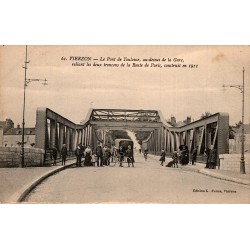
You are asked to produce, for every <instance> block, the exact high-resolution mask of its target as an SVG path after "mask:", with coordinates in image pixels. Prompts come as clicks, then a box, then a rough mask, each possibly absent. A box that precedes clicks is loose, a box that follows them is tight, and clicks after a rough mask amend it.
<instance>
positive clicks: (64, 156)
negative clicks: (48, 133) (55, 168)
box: [61, 144, 68, 166]
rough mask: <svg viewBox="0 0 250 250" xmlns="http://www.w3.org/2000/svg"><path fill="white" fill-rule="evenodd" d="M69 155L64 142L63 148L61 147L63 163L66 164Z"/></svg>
mask: <svg viewBox="0 0 250 250" xmlns="http://www.w3.org/2000/svg"><path fill="white" fill-rule="evenodd" d="M67 155H68V149H67V147H66V144H63V146H62V149H61V156H62V165H63V166H64V165H65V163H66V158H67Z"/></svg>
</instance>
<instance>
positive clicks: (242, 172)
mask: <svg viewBox="0 0 250 250" xmlns="http://www.w3.org/2000/svg"><path fill="white" fill-rule="evenodd" d="M244 73H245V69H244V67H243V81H242V85H222V87H223V88H236V89H239V90H240V92H241V93H242V120H241V122H242V124H241V158H240V173H241V174H245V173H246V171H245V156H244V151H245V149H244V85H245V83H244V81H245V80H244Z"/></svg>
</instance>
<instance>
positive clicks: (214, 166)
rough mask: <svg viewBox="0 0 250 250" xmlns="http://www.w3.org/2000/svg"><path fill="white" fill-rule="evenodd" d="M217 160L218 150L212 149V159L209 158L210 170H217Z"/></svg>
mask: <svg viewBox="0 0 250 250" xmlns="http://www.w3.org/2000/svg"><path fill="white" fill-rule="evenodd" d="M216 159H217V154H216V149H215V148H212V149H211V150H210V157H209V168H210V169H216Z"/></svg>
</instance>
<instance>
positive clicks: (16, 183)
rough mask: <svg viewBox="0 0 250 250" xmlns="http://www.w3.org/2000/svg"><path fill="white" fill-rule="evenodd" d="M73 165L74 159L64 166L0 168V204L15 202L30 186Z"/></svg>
mask: <svg viewBox="0 0 250 250" xmlns="http://www.w3.org/2000/svg"><path fill="white" fill-rule="evenodd" d="M73 164H75V159H72V160H68V161H66V165H65V166H62V165H61V164H58V165H57V166H47V167H27V168H0V203H10V202H15V201H16V200H15V199H16V198H17V199H18V198H19V197H18V196H20V195H21V194H22V193H24V192H25V190H27V189H28V188H29V187H30V186H31V185H32V184H34V183H36V182H37V181H38V180H41V179H42V178H44V177H45V176H49V175H52V174H54V173H56V172H58V171H61V170H62V169H64V168H67V167H70V166H72V165H73Z"/></svg>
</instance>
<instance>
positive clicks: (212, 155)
mask: <svg viewBox="0 0 250 250" xmlns="http://www.w3.org/2000/svg"><path fill="white" fill-rule="evenodd" d="M197 154H198V146H196V147H194V149H193V150H192V152H191V154H190V152H189V150H188V147H187V146H185V145H184V146H183V147H180V151H179V152H177V151H175V152H174V153H173V154H172V161H171V162H169V163H168V164H167V166H169V167H174V168H175V167H177V168H178V163H180V164H181V165H182V166H185V165H187V164H189V163H190V164H192V165H195V163H196V160H197ZM204 154H205V156H206V158H207V160H206V167H205V168H209V169H215V168H216V160H217V153H216V149H215V148H213V147H212V146H211V148H207V149H206V150H205V152H204ZM190 158H191V159H190ZM165 159H166V152H165V150H164V149H162V151H161V156H160V162H161V163H160V164H161V165H162V166H163V164H164V162H165Z"/></svg>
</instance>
